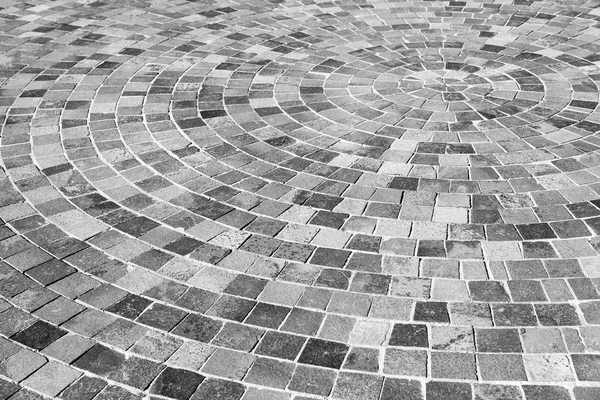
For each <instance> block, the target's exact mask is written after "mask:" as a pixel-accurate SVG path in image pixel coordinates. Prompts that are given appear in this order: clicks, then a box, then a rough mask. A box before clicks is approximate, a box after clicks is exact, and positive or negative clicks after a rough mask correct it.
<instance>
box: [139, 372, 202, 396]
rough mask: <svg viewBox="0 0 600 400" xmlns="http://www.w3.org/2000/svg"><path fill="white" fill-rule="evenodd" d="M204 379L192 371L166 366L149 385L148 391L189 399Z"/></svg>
mask: <svg viewBox="0 0 600 400" xmlns="http://www.w3.org/2000/svg"><path fill="white" fill-rule="evenodd" d="M202 381H204V376H202V375H200V374H197V373H195V372H192V371H187V370H183V369H176V368H171V367H166V368H165V369H164V370H163V371H162V372H161V373H160V375H159V376H158V378H157V379H156V381H155V382H154V383H153V384H152V386H151V387H150V393H154V394H158V395H161V396H167V397H171V398H175V399H189V398H190V397H191V396H192V394H194V392H195V391H196V388H197V387H198V386H199V385H200V384H201V383H202Z"/></svg>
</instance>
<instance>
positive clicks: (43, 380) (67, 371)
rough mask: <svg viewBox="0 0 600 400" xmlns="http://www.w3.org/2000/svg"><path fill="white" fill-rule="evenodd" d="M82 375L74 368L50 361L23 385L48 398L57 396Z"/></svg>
mask: <svg viewBox="0 0 600 400" xmlns="http://www.w3.org/2000/svg"><path fill="white" fill-rule="evenodd" d="M80 375H81V372H79V371H77V370H75V369H74V368H70V367H68V366H66V365H63V364H59V363H57V362H55V361H50V362H48V363H46V364H45V365H44V366H43V367H42V368H40V369H39V370H37V371H36V372H34V373H33V375H31V376H30V377H28V378H27V379H25V381H23V385H25V386H27V387H28V388H31V389H34V390H37V391H39V392H41V393H43V394H45V395H47V396H56V395H57V394H58V393H60V392H61V391H62V390H63V389H65V388H66V387H67V386H69V385H70V384H71V383H72V382H73V381H75V380H76V379H77V378H78V377H79V376H80Z"/></svg>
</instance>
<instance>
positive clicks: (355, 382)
mask: <svg viewBox="0 0 600 400" xmlns="http://www.w3.org/2000/svg"><path fill="white" fill-rule="evenodd" d="M382 386H383V377H378V376H373V375H367V374H357V373H348V372H342V373H340V375H339V377H338V379H337V382H336V386H335V389H334V390H333V394H332V398H334V399H336V398H339V399H348V400H351V399H378V398H379V393H380V392H381V388H382Z"/></svg>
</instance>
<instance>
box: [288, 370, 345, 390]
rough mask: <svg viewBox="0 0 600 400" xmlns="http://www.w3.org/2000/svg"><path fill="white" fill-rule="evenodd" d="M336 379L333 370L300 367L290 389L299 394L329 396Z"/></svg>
mask: <svg viewBox="0 0 600 400" xmlns="http://www.w3.org/2000/svg"><path fill="white" fill-rule="evenodd" d="M335 378H336V375H335V372H334V371H332V370H326V369H322V368H317V367H312V366H304V365H299V366H298V367H297V368H296V372H294V376H293V377H292V381H291V382H290V384H289V386H288V388H289V389H291V390H294V391H297V392H302V393H308V394H314V395H317V396H328V395H329V394H330V393H331V390H332V387H333V383H334V380H335Z"/></svg>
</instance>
